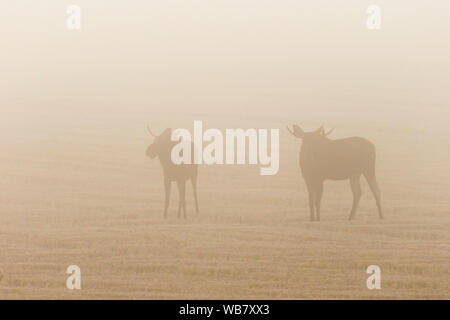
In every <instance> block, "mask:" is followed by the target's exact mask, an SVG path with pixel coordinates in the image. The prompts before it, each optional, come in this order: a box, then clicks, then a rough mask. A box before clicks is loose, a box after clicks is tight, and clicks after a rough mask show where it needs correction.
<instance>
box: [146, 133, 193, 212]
mask: <svg viewBox="0 0 450 320" xmlns="http://www.w3.org/2000/svg"><path fill="white" fill-rule="evenodd" d="M147 130H148V132H149V133H150V135H151V136H153V137H154V138H155V139H154V141H153V143H152V144H150V145H149V146H148V148H147V151H146V155H147V156H148V157H150V158H151V159H154V158H155V157H158V158H159V161H160V162H161V165H162V168H163V176H164V191H165V205H164V218H167V210H168V208H169V201H170V189H171V185H172V182H173V181H175V182H176V183H177V186H178V192H179V204H178V218H180V214H181V209H183V214H184V218H185V219H186V200H185V198H186V196H185V195H186V181H187V180H189V179H190V180H191V183H192V188H193V191H194V199H195V210H196V212H197V213H198V212H199V210H198V200H197V165H196V164H184V163H182V164H179V165H177V164H174V163H173V162H172V159H171V150H172V148H173V147H174V146H175V145H176V144H177V143H178V142H177V141H172V140H171V135H172V130H171V129H166V130H164V131H163V133H161V134H160V135H155V134H153V132H152V130H151V129H150V128H149V127H147ZM191 163H193V161H192V162H191Z"/></svg>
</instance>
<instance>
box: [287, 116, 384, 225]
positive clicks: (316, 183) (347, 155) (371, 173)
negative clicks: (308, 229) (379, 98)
mask: <svg viewBox="0 0 450 320" xmlns="http://www.w3.org/2000/svg"><path fill="white" fill-rule="evenodd" d="M287 129H288V131H289V132H290V133H291V134H292V135H293V136H295V137H296V138H299V139H302V146H301V149H300V161H299V162H300V168H301V171H302V175H303V178H304V180H305V182H306V187H307V189H308V194H309V199H308V200H309V211H310V220H311V221H314V220H317V221H319V220H320V202H321V200H322V193H323V183H324V181H325V180H327V179H329V180H346V179H349V180H350V187H351V189H352V192H353V205H352V208H351V212H350V217H349V219H350V220H352V219H354V218H355V214H356V209H357V207H358V203H359V200H360V198H361V185H360V177H361V175H364V177H365V178H366V180H367V183H368V184H369V187H370V189H371V191H372V193H373V195H374V197H375V201H376V204H377V209H378V215H379V217H380V219H383V212H382V209H381V200H380V189H379V187H378V184H377V180H376V177H375V146H374V145H373V143H372V142H370V141H368V140H366V139H364V138H361V137H349V138H344V139H337V140H332V139H329V138H328V137H327V136H328V135H329V134H330V133H331V132H332V131H333V129H331V130H330V131H328V132H326V133H325V130H324V128H323V126H322V127H320V128H319V129H317V130H315V131H313V132H304V131H303V130H302V129H301V128H300V127H299V126H297V125H293V129H292V130H291V129H289V127H288V128H287ZM314 210H315V213H316V214H315V216H314Z"/></svg>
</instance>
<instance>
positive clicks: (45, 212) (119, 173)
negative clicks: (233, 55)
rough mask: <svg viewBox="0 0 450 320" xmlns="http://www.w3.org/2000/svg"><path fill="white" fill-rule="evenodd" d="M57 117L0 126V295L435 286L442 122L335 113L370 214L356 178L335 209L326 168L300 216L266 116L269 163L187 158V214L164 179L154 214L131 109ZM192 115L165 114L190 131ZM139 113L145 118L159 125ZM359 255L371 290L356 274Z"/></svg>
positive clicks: (441, 230)
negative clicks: (369, 166)
mask: <svg viewBox="0 0 450 320" xmlns="http://www.w3.org/2000/svg"><path fill="white" fill-rule="evenodd" d="M52 112H54V111H52ZM56 116H59V117H60V118H62V119H61V121H60V122H58V123H60V125H53V126H47V125H46V124H44V123H42V124H41V127H39V125H38V124H35V125H34V127H33V128H32V129H30V128H28V129H27V128H25V127H26V125H25V124H20V123H17V124H16V128H18V131H21V130H22V129H23V130H25V131H22V136H21V137H25V136H26V138H21V137H19V135H17V136H7V137H2V144H3V145H4V146H6V148H7V150H9V151H8V152H3V153H2V154H1V155H0V163H1V168H2V178H1V179H0V212H1V214H0V269H1V276H2V278H1V280H0V298H2V299H15V298H25V299H47V298H48V299H72V298H73V299H104V298H113V299H115V298H120V299H122V298H123V299H348V298H356V299H382V298H383V299H398V298H408V299H409V298H411V299H419V298H427V299H428V298H435V299H448V298H450V292H449V288H450V275H449V262H450V232H449V231H450V210H449V209H450V197H449V194H448V191H449V186H450V184H449V179H448V174H449V172H448V163H449V162H448V160H449V157H448V144H447V145H445V146H444V147H441V143H442V141H448V140H445V138H444V137H445V134H446V133H445V132H444V131H439V130H446V129H445V128H442V127H441V128H440V129H439V128H438V129H436V130H438V131H433V130H435V128H428V127H427V128H422V130H420V131H417V130H416V129H415V128H414V127H413V126H411V127H409V128H406V127H403V128H395V127H391V125H390V124H389V123H387V124H386V125H385V126H384V127H377V126H375V125H372V126H370V125H367V126H362V125H360V126H357V125H355V123H348V124H347V125H346V124H345V123H339V122H336V124H337V129H336V131H335V132H336V133H334V134H333V135H334V136H333V137H332V138H339V137H344V136H349V135H361V136H365V137H367V138H369V139H371V140H372V141H373V142H374V143H375V144H376V146H377V150H378V160H377V161H378V163H377V171H378V180H379V184H380V187H381V190H382V197H383V204H384V208H385V217H386V219H385V220H379V219H378V215H377V212H376V207H375V201H374V199H373V197H372V195H371V193H370V191H369V189H368V186H367V183H366V182H365V181H364V180H362V187H363V197H362V199H361V202H360V207H359V211H358V213H357V216H356V220H354V221H348V220H347V219H348V216H349V210H350V206H351V201H352V196H351V191H350V187H349V184H348V181H341V182H327V183H326V184H325V191H324V198H323V204H322V207H323V209H322V221H320V222H310V221H309V213H308V208H307V194H306V188H305V186H304V182H303V179H302V178H301V176H300V170H299V167H298V150H299V147H300V141H297V140H295V139H294V138H293V137H292V136H290V135H289V134H288V133H287V131H286V130H285V124H286V122H285V121H280V122H274V121H272V122H269V121H266V120H258V126H261V127H267V128H277V127H278V128H280V129H281V131H280V132H281V134H280V148H281V150H280V158H281V160H280V171H279V173H278V174H277V175H275V176H265V177H263V176H260V175H259V166H249V165H244V166H201V167H200V168H199V202H200V213H199V214H195V210H194V206H193V197H192V189H191V187H190V184H189V185H188V187H187V210H188V218H187V220H184V219H177V218H176V210H177V200H178V193H177V190H176V188H175V185H174V186H173V187H172V200H171V205H170V208H169V218H168V219H167V220H164V219H163V217H162V213H163V196H164V192H163V184H162V171H161V168H160V165H159V162H158V161H157V160H154V161H150V159H147V158H145V154H144V153H145V148H146V146H147V145H148V144H149V143H150V142H151V138H150V137H148V136H147V135H146V132H145V125H146V124H147V122H144V121H145V120H140V119H137V117H135V118H130V117H128V118H127V117H114V116H111V115H109V116H102V117H97V118H96V117H93V118H89V119H81V118H77V117H75V116H74V115H70V116H67V115H62V114H59V115H56ZM195 117H196V116H192V117H191V118H189V119H187V120H186V119H183V121H184V122H180V123H177V124H173V126H174V127H175V125H180V126H183V125H184V126H186V127H187V128H189V126H190V125H192V122H191V119H195ZM69 118H70V119H71V121H65V120H68V119H69ZM148 118H150V117H148ZM203 119H204V117H203ZM154 120H155V119H154V118H153V123H156V124H157V125H158V126H159V127H156V128H155V131H161V130H162V129H163V128H164V127H163V125H162V124H164V123H167V122H168V120H167V119H165V120H164V121H163V120H159V119H158V121H154ZM103 121H104V122H103ZM289 121H290V120H289ZM205 123H206V125H207V126H211V127H213V126H217V127H219V128H220V127H221V125H223V126H226V125H228V127H231V128H233V127H237V126H242V127H244V128H245V127H251V126H252V125H253V123H252V122H250V121H247V122H243V121H236V120H235V119H227V118H221V120H220V122H219V121H215V120H214V119H211V120H210V121H206V122H205ZM106 124H107V125H106ZM21 125H23V127H22V128H20V126H21ZM305 127H306V128H307V129H313V127H314V123H313V124H309V125H308V124H307V125H306V126H305ZM27 130H29V131H27ZM27 133H28V134H27ZM32 133H33V134H32ZM37 133H39V134H37ZM436 137H440V138H442V139H436ZM447 139H448V136H447ZM425 147H426V148H427V149H426V152H418V151H419V149H421V150H424V149H423V148H425ZM445 148H447V149H445ZM5 150H6V149H5ZM72 264H75V265H78V266H79V267H80V268H81V273H82V289H81V290H78V291H77V290H73V291H70V290H68V289H66V285H65V282H66V278H67V276H68V275H66V274H65V270H66V268H67V267H68V266H69V265H72ZM373 264H374V265H378V266H380V268H381V275H382V284H381V285H382V289H381V290H368V289H367V287H366V279H367V277H368V276H369V275H368V274H366V272H365V271H366V268H367V266H369V265H373Z"/></svg>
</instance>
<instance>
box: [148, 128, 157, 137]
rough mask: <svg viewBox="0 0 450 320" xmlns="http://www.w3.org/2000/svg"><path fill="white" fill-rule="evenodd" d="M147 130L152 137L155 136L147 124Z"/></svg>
mask: <svg viewBox="0 0 450 320" xmlns="http://www.w3.org/2000/svg"><path fill="white" fill-rule="evenodd" d="M147 130H148V133H150V135H152V137H155V138H156V137H157V135H156V134H154V133H153V132H152V130H151V129H150V127H149V126H147Z"/></svg>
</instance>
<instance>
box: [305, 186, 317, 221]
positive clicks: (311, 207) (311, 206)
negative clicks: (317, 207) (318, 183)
mask: <svg viewBox="0 0 450 320" xmlns="http://www.w3.org/2000/svg"><path fill="white" fill-rule="evenodd" d="M306 186H307V187H308V204H309V220H310V221H314V200H315V199H314V195H315V192H314V187H313V186H312V184H311V183H307V184H306Z"/></svg>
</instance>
